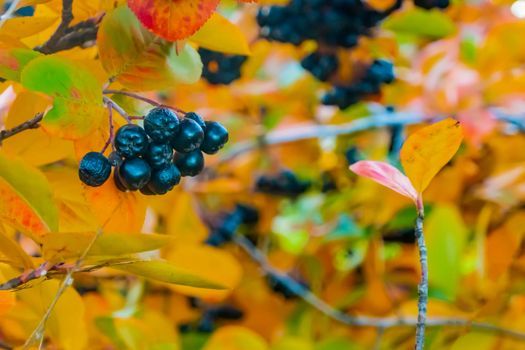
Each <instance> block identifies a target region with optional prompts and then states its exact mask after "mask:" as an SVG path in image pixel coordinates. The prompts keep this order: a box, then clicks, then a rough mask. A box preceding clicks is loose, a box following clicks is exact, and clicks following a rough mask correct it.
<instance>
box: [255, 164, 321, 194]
mask: <svg viewBox="0 0 525 350" xmlns="http://www.w3.org/2000/svg"><path fill="white" fill-rule="evenodd" d="M310 186H311V182H310V181H304V180H300V179H299V178H297V176H296V175H295V174H294V173H292V172H291V171H288V170H285V171H282V172H280V173H279V174H277V175H275V176H264V175H263V176H260V177H259V178H258V179H257V182H256V184H255V189H256V191H258V192H263V193H269V194H274V195H278V196H290V197H296V196H298V195H301V194H303V193H304V192H306V191H307V190H308V188H310Z"/></svg>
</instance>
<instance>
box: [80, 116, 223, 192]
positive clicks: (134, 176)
mask: <svg viewBox="0 0 525 350" xmlns="http://www.w3.org/2000/svg"><path fill="white" fill-rule="evenodd" d="M227 141H228V131H227V130H226V128H225V127H224V126H222V125H221V124H220V123H218V122H214V121H207V122H204V120H202V118H201V117H200V116H199V115H198V114H196V113H193V112H190V113H186V114H185V117H184V118H183V119H182V120H179V118H178V117H177V115H176V114H175V113H174V112H173V111H172V110H171V109H169V108H164V107H157V108H154V109H152V110H151V111H150V112H149V113H148V114H147V115H146V116H145V118H144V127H141V126H139V125H136V124H127V125H124V126H122V127H121V128H119V129H118V131H117V133H116V135H115V139H114V141H113V145H114V148H115V152H114V153H112V155H111V156H110V159H108V158H106V157H105V156H104V155H103V154H102V153H98V152H89V153H88V154H86V155H85V156H84V157H83V158H82V160H81V162H80V167H79V177H80V180H81V181H82V182H84V183H85V184H86V185H88V186H93V187H96V186H101V185H102V184H104V183H105V182H106V181H107V179H108V178H109V176H110V174H111V166H114V167H115V171H114V175H113V178H114V181H115V185H116V186H117V188H118V189H119V190H121V191H137V190H140V192H141V193H143V194H146V195H156V194H165V193H167V192H168V191H170V190H172V189H173V187H174V186H176V185H177V184H178V183H179V182H180V179H181V176H195V175H197V174H199V173H200V172H201V171H202V169H203V168H204V156H203V152H204V153H206V154H215V153H217V152H218V151H219V150H220V149H221V148H222V147H223V146H224V145H225V144H226V142H227Z"/></svg>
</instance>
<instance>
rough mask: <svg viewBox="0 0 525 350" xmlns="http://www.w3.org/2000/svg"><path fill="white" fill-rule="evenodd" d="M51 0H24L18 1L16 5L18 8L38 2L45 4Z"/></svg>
mask: <svg viewBox="0 0 525 350" xmlns="http://www.w3.org/2000/svg"><path fill="white" fill-rule="evenodd" d="M50 1H51V0H22V1H20V2H19V3H18V5H17V6H16V7H17V8H21V7H25V6H33V5H38V4H45V3H46V2H50Z"/></svg>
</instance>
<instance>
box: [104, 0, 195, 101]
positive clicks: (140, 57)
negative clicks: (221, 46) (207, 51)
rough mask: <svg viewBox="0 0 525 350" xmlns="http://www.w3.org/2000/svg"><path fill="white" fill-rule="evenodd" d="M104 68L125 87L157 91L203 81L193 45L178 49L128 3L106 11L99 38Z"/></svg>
mask: <svg viewBox="0 0 525 350" xmlns="http://www.w3.org/2000/svg"><path fill="white" fill-rule="evenodd" d="M97 45H98V49H99V54H100V59H101V61H102V65H103V66H104V69H105V70H106V71H107V72H108V74H110V75H111V76H113V77H114V78H116V79H117V81H118V82H120V83H121V84H122V85H124V86H125V87H127V88H129V89H132V90H135V91H145V90H156V89H163V88H166V87H171V86H173V85H174V84H176V83H184V84H192V83H195V82H196V81H197V80H199V78H200V76H201V73H202V62H201V60H200V56H199V54H198V53H197V51H196V50H195V49H194V48H192V47H191V46H190V45H184V47H182V48H179V50H177V46H176V45H175V44H173V43H170V42H166V41H165V40H163V39H160V38H158V37H156V36H155V35H153V34H152V33H151V32H149V31H148V30H146V29H145V28H144V27H143V26H142V25H141V24H140V22H139V21H138V19H137V17H135V15H134V14H133V12H131V10H130V9H129V8H128V7H126V6H121V7H118V8H117V9H115V10H114V11H112V12H110V13H108V14H106V16H105V17H104V20H103V21H102V24H101V26H100V29H99V34H98V38H97Z"/></svg>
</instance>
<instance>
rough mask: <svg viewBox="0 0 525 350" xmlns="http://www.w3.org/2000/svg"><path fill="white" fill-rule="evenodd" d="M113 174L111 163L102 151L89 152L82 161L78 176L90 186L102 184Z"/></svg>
mask: <svg viewBox="0 0 525 350" xmlns="http://www.w3.org/2000/svg"><path fill="white" fill-rule="evenodd" d="M110 174H111V164H109V160H108V159H107V158H106V157H104V155H103V154H102V153H98V152H89V153H87V154H86V155H85V156H84V157H83V158H82V160H81V161H80V166H79V168H78V177H79V178H80V180H81V181H82V182H83V183H85V184H86V185H88V186H92V187H97V186H101V185H102V184H103V183H104V182H106V180H107V179H108V178H109V175H110Z"/></svg>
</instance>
